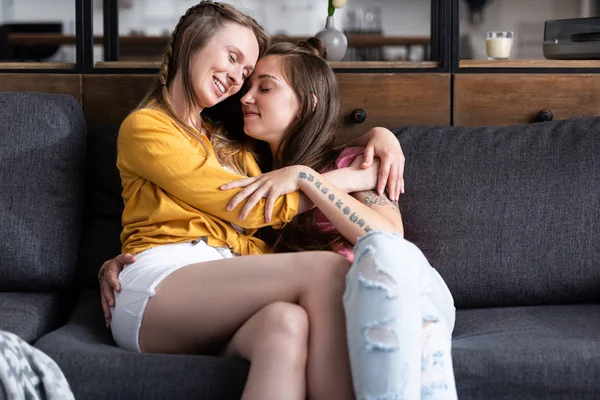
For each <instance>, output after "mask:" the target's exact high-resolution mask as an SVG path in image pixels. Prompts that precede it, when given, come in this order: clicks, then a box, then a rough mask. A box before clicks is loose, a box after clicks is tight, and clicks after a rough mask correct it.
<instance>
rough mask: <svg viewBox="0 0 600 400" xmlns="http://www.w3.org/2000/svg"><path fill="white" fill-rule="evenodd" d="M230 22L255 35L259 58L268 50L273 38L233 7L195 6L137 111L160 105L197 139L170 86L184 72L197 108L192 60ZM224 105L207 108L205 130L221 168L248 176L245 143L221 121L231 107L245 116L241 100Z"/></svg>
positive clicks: (189, 100)
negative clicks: (171, 95)
mask: <svg viewBox="0 0 600 400" xmlns="http://www.w3.org/2000/svg"><path fill="white" fill-rule="evenodd" d="M227 22H230V23H236V24H238V25H241V26H244V27H246V28H249V29H251V30H252V31H253V32H254V35H255V36H256V39H257V41H258V45H259V56H260V55H262V54H263V53H264V52H265V50H266V49H267V48H268V46H269V36H268V35H267V33H266V32H265V30H264V29H263V28H262V27H261V26H260V25H259V24H258V22H256V21H255V20H254V19H253V18H251V17H249V16H247V15H245V14H243V13H241V12H240V11H238V10H237V9H235V8H234V7H232V6H230V5H229V4H225V3H219V2H214V1H208V0H203V1H201V2H200V3H198V4H196V5H195V6H192V7H190V8H189V9H188V10H187V11H186V13H185V14H184V15H183V16H182V17H181V18H180V19H179V22H178V23H177V25H176V26H175V29H174V30H173V33H172V34H171V38H170V40H169V45H168V48H167V50H166V52H165V54H164V60H163V63H162V65H161V67H160V72H159V74H158V76H157V79H156V80H155V82H154V83H153V84H152V86H151V87H150V90H149V91H148V93H147V94H146V96H145V97H144V99H143V100H142V101H141V103H140V104H139V105H138V107H137V109H140V108H144V107H147V106H148V105H149V104H150V103H156V104H157V105H158V106H159V107H161V108H163V109H164V110H166V112H167V113H168V115H169V116H170V117H171V118H173V119H174V120H175V121H176V122H177V123H178V125H179V126H180V127H181V128H182V129H183V130H184V131H185V132H187V133H188V134H189V135H191V136H193V137H197V133H196V132H195V131H194V129H192V128H191V127H190V126H189V125H188V124H187V123H186V122H185V121H184V120H183V119H182V118H181V117H180V116H179V115H177V113H176V112H175V110H174V109H173V105H172V104H171V100H170V98H169V92H168V91H169V86H170V85H171V84H172V82H173V80H174V78H175V75H176V74H177V73H178V72H180V73H181V77H182V81H183V90H184V98H185V106H186V110H193V109H194V106H193V105H194V103H195V101H194V92H193V86H192V82H191V75H190V60H191V58H192V56H193V55H194V54H195V53H196V52H197V51H199V50H201V49H202V48H204V47H205V46H206V44H207V43H208V42H209V41H210V40H211V39H212V38H213V37H214V36H215V35H216V34H218V32H219V31H220V30H221V29H222V28H223V27H224V25H225V24H226V23H227ZM222 103H224V104H219V105H218V106H219V107H217V106H214V107H211V108H215V110H211V109H204V110H203V111H202V119H203V123H204V125H205V128H206V129H207V130H208V131H210V132H211V135H210V141H211V145H212V146H213V148H214V151H215V154H216V156H217V159H218V160H219V162H220V163H221V165H226V166H230V167H232V168H234V169H235V170H237V172H239V173H240V174H244V175H246V168H245V163H244V157H245V151H246V150H245V141H243V140H233V138H231V137H229V136H228V130H229V129H227V128H229V126H225V122H226V119H223V118H221V116H222V115H223V114H225V113H224V112H223V110H224V109H228V108H230V107H237V108H234V110H232V111H231V114H232V115H241V112H240V111H238V110H239V97H238V96H231V97H230V98H229V99H227V100H226V101H224V102H222ZM236 111H237V113H236ZM215 116H217V117H215ZM240 118H241V117H240ZM237 122H239V121H237Z"/></svg>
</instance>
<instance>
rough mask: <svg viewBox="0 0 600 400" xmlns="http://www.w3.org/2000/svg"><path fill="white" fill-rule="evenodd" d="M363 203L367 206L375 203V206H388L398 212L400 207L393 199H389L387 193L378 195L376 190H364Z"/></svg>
mask: <svg viewBox="0 0 600 400" xmlns="http://www.w3.org/2000/svg"><path fill="white" fill-rule="evenodd" d="M365 204H366V205H367V206H369V207H370V206H372V205H377V206H388V205H389V206H390V207H392V208H393V209H394V210H396V211H397V212H398V213H400V208H399V207H398V203H396V202H395V201H391V200H390V199H389V198H388V197H387V195H385V194H383V195H381V196H380V195H378V194H377V192H376V191H374V190H370V191H368V192H365Z"/></svg>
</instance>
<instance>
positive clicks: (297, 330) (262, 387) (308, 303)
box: [102, 1, 397, 399]
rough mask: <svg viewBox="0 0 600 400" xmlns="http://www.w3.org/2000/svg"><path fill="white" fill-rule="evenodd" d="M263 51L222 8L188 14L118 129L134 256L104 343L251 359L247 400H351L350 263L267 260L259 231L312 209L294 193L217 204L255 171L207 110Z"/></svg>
mask: <svg viewBox="0 0 600 400" xmlns="http://www.w3.org/2000/svg"><path fill="white" fill-rule="evenodd" d="M266 45H267V36H266V34H265V33H264V31H263V30H262V29H261V28H260V26H258V24H256V22H255V21H253V20H252V19H251V18H249V17H247V16H244V15H243V14H241V13H239V12H238V11H237V10H235V9H234V8H232V7H231V6H228V5H225V4H221V3H215V2H210V1H203V2H201V3H200V4H198V5H196V6H194V7H192V8H190V9H189V10H188V11H187V12H186V14H185V15H184V16H183V17H182V18H181V20H180V21H179V23H178V25H177V27H176V28H175V30H174V31H173V34H172V37H171V41H170V45H169V49H168V51H167V52H166V54H165V60H164V62H163V65H162V67H161V70H160V74H159V77H158V81H157V83H156V84H155V85H154V86H153V87H152V88H151V90H150V92H149V95H148V96H147V97H146V99H145V100H144V101H143V102H142V103H141V104H140V106H139V107H138V108H137V109H136V110H135V111H134V112H132V113H131V114H130V115H129V116H128V117H127V118H126V119H125V121H124V122H123V124H122V125H121V129H120V131H119V138H118V157H117V166H118V168H119V171H120V175H121V180H122V185H123V200H124V203H125V208H124V212H123V232H122V236H121V239H122V243H123V252H125V253H131V254H134V255H135V256H136V257H135V261H132V262H131V263H130V264H129V265H127V266H126V268H125V269H124V270H123V271H122V273H121V274H120V275H119V283H120V291H119V293H117V295H116V299H115V304H114V309H113V310H112V323H111V328H112V331H113V337H114V338H115V341H116V342H117V344H118V345H119V346H121V347H123V348H126V349H129V350H132V351H144V352H164V353H210V352H214V351H215V350H221V349H223V348H225V353H226V354H235V355H239V356H241V357H244V358H247V359H249V360H250V361H251V368H250V374H249V377H248V381H247V384H246V388H245V391H244V398H260V399H270V398H274V399H282V398H294V399H303V398H304V397H305V396H306V394H308V396H309V397H311V398H316V399H318V398H323V399H325V398H327V399H329V398H352V397H353V393H352V385H351V378H350V373H349V363H348V354H347V346H346V341H345V331H344V315H343V310H342V303H341V302H342V300H341V297H342V294H343V291H344V277H345V274H346V272H347V270H348V268H349V265H350V264H349V261H348V260H346V259H345V258H344V257H341V256H339V255H338V254H335V253H333V252H311V253H293V254H274V255H262V254H264V253H266V252H268V250H269V249H268V246H267V245H266V244H265V243H264V242H263V241H261V240H260V239H258V238H256V237H254V236H253V234H254V233H255V231H256V229H258V228H261V227H264V226H267V225H272V226H276V227H283V226H284V225H285V224H286V223H288V222H289V221H290V220H291V219H292V218H293V217H294V216H295V215H296V214H298V213H300V212H303V211H306V210H308V209H310V208H311V207H312V204H311V203H310V201H308V199H307V198H306V196H303V195H300V193H299V192H298V190H297V188H296V187H293V185H288V186H287V187H280V188H279V190H280V195H279V196H276V197H275V196H271V197H270V198H269V199H268V200H265V199H258V200H257V201H256V203H257V204H258V207H255V208H254V209H253V210H252V211H251V212H248V213H245V212H244V214H243V215H240V212H239V211H238V210H236V209H227V207H226V206H227V204H228V203H229V202H230V201H231V200H232V199H233V198H234V197H235V195H236V193H237V192H239V190H232V191H229V190H228V191H224V190H221V189H220V186H222V185H224V184H226V183H228V182H231V181H235V180H239V179H240V178H241V177H244V176H257V175H260V170H259V168H258V165H257V163H256V160H255V158H254V156H253V154H252V153H251V151H250V150H249V149H248V148H247V147H245V146H244V145H239V144H238V143H236V142H233V141H230V140H229V139H228V138H227V136H226V133H227V132H225V131H224V130H222V129H221V126H220V125H219V124H216V123H210V122H209V121H207V120H206V118H204V114H205V113H204V111H206V110H209V109H210V108H212V107H213V106H215V105H216V104H218V103H219V102H222V101H223V100H225V99H226V98H228V97H229V96H231V95H233V94H235V93H237V92H238V91H239V89H240V88H241V86H242V84H243V82H244V80H245V78H246V77H247V76H248V75H250V74H251V73H252V71H253V69H254V66H255V64H256V61H257V59H258V57H259V56H260V55H261V54H262V53H263V52H264V50H265V48H266ZM392 140H395V139H393V136H392ZM396 146H397V144H396ZM281 172H285V171H282V170H280V173H281ZM376 173H377V170H376V169H374V168H371V169H359V168H347V169H344V170H336V171H332V172H331V173H330V174H329V175H328V177H329V178H330V179H331V180H332V181H333V182H335V183H336V185H339V186H340V187H344V186H346V188H345V190H346V191H357V190H364V189H367V188H372V187H374V181H375V178H376V176H375V175H376ZM271 211H272V212H271ZM265 214H267V215H269V218H268V219H269V221H267V220H265ZM271 215H272V218H271ZM236 255H244V256H246V255H247V256H248V257H236ZM315 259H316V260H318V262H315ZM300 270H301V271H302V273H298V271H300ZM102 271H104V269H103V270H102ZM104 304H106V303H104ZM309 337H310V340H308V338H309Z"/></svg>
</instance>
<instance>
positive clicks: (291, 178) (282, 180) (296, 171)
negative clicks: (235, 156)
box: [221, 165, 308, 222]
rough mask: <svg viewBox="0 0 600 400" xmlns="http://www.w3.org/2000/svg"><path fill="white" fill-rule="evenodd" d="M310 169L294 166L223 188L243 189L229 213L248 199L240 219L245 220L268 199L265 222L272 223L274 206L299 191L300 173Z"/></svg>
mask: <svg viewBox="0 0 600 400" xmlns="http://www.w3.org/2000/svg"><path fill="white" fill-rule="evenodd" d="M307 169H308V168H307V167H304V166H301V165H293V166H291V167H285V168H280V169H276V170H274V171H271V172H267V173H266V174H262V175H259V176H255V177H252V178H245V179H240V180H237V181H233V182H230V183H227V184H225V185H222V186H221V190H230V189H236V188H243V189H242V190H241V191H240V192H239V193H238V194H236V195H235V196H234V197H233V199H231V201H230V202H229V204H228V205H227V211H231V210H233V209H234V208H236V207H237V206H238V205H239V204H240V203H241V202H242V201H244V199H246V198H248V200H247V201H246V204H245V205H244V207H243V208H242V210H241V211H240V219H241V220H243V219H245V218H246V217H247V216H248V214H249V213H250V211H251V210H252V208H253V207H254V206H255V205H256V203H258V202H259V201H260V199H262V198H263V197H266V198H267V202H266V204H265V221H266V222H271V217H272V214H273V206H274V204H275V201H276V200H277V198H278V197H279V196H283V195H285V194H288V193H292V192H295V191H296V190H298V189H299V187H300V184H299V181H300V173H301V172H303V171H306V170H307Z"/></svg>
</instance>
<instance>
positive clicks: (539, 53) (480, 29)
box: [460, 0, 593, 60]
mask: <svg viewBox="0 0 600 400" xmlns="http://www.w3.org/2000/svg"><path fill="white" fill-rule="evenodd" d="M589 3H590V2H589V1H587V0H526V1H524V0H489V4H488V5H487V6H486V7H485V9H484V20H483V23H482V24H481V25H472V24H471V23H470V22H469V18H468V15H469V12H468V7H467V6H466V3H464V2H462V4H461V8H460V16H461V18H460V31H461V36H467V38H466V43H467V44H470V47H471V54H472V57H471V58H473V59H486V58H487V55H486V54H485V33H486V32H487V31H494V30H498V31H514V34H515V36H514V43H513V49H512V53H511V58H513V59H530V60H531V59H541V58H544V55H543V47H542V42H543V40H544V21H546V20H550V19H559V18H576V17H581V16H590V14H589V13H590V11H593V10H591V7H590V6H591V4H589ZM463 54H464V53H463Z"/></svg>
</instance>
